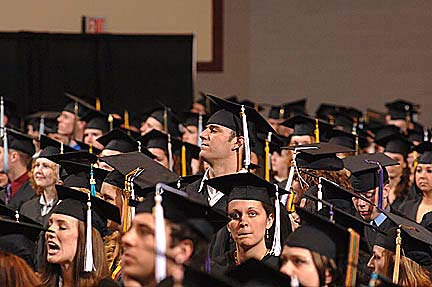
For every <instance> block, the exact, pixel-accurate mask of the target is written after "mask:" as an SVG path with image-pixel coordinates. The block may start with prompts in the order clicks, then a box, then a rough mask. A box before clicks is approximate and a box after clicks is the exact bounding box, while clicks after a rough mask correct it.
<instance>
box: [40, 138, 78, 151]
mask: <svg viewBox="0 0 432 287" xmlns="http://www.w3.org/2000/svg"><path fill="white" fill-rule="evenodd" d="M39 139H40V147H41V149H44V148H46V147H48V146H51V147H55V148H56V149H58V151H59V152H60V153H63V152H73V151H76V150H75V149H74V148H72V147H70V146H68V145H65V144H62V143H61V142H59V141H57V140H55V139H52V138H49V137H47V136H45V135H40V136H39Z"/></svg>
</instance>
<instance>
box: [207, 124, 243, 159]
mask: <svg viewBox="0 0 432 287" xmlns="http://www.w3.org/2000/svg"><path fill="white" fill-rule="evenodd" d="M200 138H201V152H200V156H201V157H202V158H203V159H204V160H205V161H207V162H208V163H209V164H211V163H212V162H214V161H218V160H223V159H226V158H227V157H228V155H229V154H232V153H233V151H236V150H238V149H239V148H240V144H239V143H238V142H237V141H238V137H232V130H230V129H229V128H226V127H224V126H221V125H216V124H210V125H208V126H207V127H206V128H205V129H204V130H203V132H202V133H201V135H200Z"/></svg>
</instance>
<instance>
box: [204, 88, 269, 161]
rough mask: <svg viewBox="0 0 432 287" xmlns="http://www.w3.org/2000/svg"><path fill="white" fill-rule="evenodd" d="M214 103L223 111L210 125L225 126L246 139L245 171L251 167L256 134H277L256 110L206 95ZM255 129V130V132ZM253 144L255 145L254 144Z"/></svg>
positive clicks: (214, 115)
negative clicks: (251, 148)
mask: <svg viewBox="0 0 432 287" xmlns="http://www.w3.org/2000/svg"><path fill="white" fill-rule="evenodd" d="M206 96H207V97H209V98H210V99H211V100H212V101H213V102H214V103H216V104H218V105H219V106H220V107H221V108H223V109H222V110H220V111H218V112H216V113H215V114H213V115H212V116H211V117H210V119H209V120H208V122H207V125H209V124H219V125H222V126H225V127H227V128H229V129H231V130H233V131H235V132H236V133H237V134H241V135H242V136H243V137H244V142H245V169H246V170H247V169H249V166H250V146H251V140H253V137H254V133H255V132H265V133H268V132H271V133H276V132H275V130H274V129H273V128H272V127H271V125H270V124H269V123H268V122H267V120H266V119H265V118H264V117H263V116H262V115H261V114H260V113H259V112H257V111H256V110H255V109H253V108H250V107H247V106H245V105H240V104H237V103H233V102H229V101H227V100H224V99H221V98H218V97H215V96H213V95H206ZM253 128H254V129H255V130H253ZM252 144H253V143H252Z"/></svg>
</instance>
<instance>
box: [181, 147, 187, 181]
mask: <svg viewBox="0 0 432 287" xmlns="http://www.w3.org/2000/svg"><path fill="white" fill-rule="evenodd" d="M181 166H182V171H181V174H182V176H186V175H187V170H186V146H185V145H182V149H181Z"/></svg>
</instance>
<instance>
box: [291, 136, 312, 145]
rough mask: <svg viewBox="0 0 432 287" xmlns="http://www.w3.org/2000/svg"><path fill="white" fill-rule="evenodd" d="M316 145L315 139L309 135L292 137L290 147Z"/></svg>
mask: <svg viewBox="0 0 432 287" xmlns="http://www.w3.org/2000/svg"><path fill="white" fill-rule="evenodd" d="M312 143H314V139H313V137H311V136H309V135H303V136H292V137H291V141H290V145H292V146H295V145H303V144H312Z"/></svg>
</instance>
